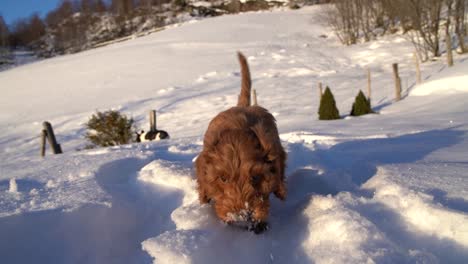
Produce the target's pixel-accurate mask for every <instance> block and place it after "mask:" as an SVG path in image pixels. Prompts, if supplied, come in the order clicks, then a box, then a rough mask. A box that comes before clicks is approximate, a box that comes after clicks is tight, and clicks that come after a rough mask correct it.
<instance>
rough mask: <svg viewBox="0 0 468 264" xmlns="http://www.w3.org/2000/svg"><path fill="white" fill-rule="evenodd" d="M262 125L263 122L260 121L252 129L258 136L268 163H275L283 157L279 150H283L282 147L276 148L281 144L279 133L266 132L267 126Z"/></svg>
mask: <svg viewBox="0 0 468 264" xmlns="http://www.w3.org/2000/svg"><path fill="white" fill-rule="evenodd" d="M262 123H263V121H260V122H259V123H257V124H256V125H254V126H253V127H252V128H251V129H252V131H253V132H254V133H255V135H256V136H257V138H258V141H259V142H260V145H261V147H262V149H263V151H264V153H265V159H266V160H267V161H274V160H276V159H277V158H279V157H280V155H281V153H278V151H277V150H279V149H282V147H281V146H276V145H277V144H280V143H279V142H280V139H279V137H278V132H277V131H276V129H275V130H274V131H269V130H266V129H265V125H263V124H262Z"/></svg>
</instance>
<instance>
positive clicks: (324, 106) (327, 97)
mask: <svg viewBox="0 0 468 264" xmlns="http://www.w3.org/2000/svg"><path fill="white" fill-rule="evenodd" d="M318 114H319V120H333V119H340V113H339V112H338V108H336V102H335V98H334V97H333V94H332V92H331V91H330V88H328V86H327V88H326V89H325V92H324V93H323V95H322V97H321V98H320V106H319V112H318Z"/></svg>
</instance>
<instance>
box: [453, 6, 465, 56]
mask: <svg viewBox="0 0 468 264" xmlns="http://www.w3.org/2000/svg"><path fill="white" fill-rule="evenodd" d="M467 5H468V1H467V0H455V9H454V20H455V21H454V23H455V25H454V26H455V33H456V35H457V38H458V45H459V47H460V52H461V53H465V52H468V50H467V47H466V45H465V37H466V34H467V29H466V23H465V18H466V10H467Z"/></svg>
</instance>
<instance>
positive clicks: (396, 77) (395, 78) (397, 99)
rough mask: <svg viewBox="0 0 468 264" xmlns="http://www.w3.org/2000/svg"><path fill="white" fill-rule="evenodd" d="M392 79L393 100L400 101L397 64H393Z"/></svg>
mask: <svg viewBox="0 0 468 264" xmlns="http://www.w3.org/2000/svg"><path fill="white" fill-rule="evenodd" d="M393 79H394V80H395V100H396V101H397V102H398V101H400V100H401V79H400V76H399V75H398V63H393Z"/></svg>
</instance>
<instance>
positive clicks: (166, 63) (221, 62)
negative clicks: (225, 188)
mask: <svg viewBox="0 0 468 264" xmlns="http://www.w3.org/2000/svg"><path fill="white" fill-rule="evenodd" d="M320 14H321V9H320V7H310V8H305V9H301V10H296V11H279V10H278V11H274V12H260V13H245V14H240V15H235V16H222V17H216V18H210V19H206V20H202V21H197V22H189V23H185V24H182V25H180V26H176V27H173V28H171V29H168V30H165V31H162V32H158V33H155V34H152V35H150V36H147V37H142V38H138V39H134V40H130V41H127V42H122V43H118V44H115V45H111V46H108V47H103V48H99V49H95V50H90V51H86V52H83V53H79V54H74V55H68V56H63V57H57V58H53V59H49V60H44V61H40V62H37V63H33V64H28V65H26V66H23V67H18V68H15V69H11V70H8V71H5V72H1V73H0V87H1V89H2V97H0V146H1V148H0V153H1V154H0V155H1V156H0V157H1V160H2V161H1V163H0V165H1V167H0V234H1V237H0V259H1V260H2V262H3V261H5V262H6V263H10V262H11V263H13V262H14V263H27V262H37V261H39V260H40V262H44V263H64V262H67V263H151V262H153V261H154V262H155V263H219V261H220V259H222V261H223V262H226V263H242V262H245V263H289V262H292V263H364V262H366V263H367V262H368V263H463V261H464V260H466V259H468V155H467V149H468V135H467V132H468V118H467V117H466V113H467V110H468V107H467V106H466V105H467V102H468V92H467V87H468V86H467V83H468V75H467V74H466V73H467V72H468V60H467V57H466V56H459V57H456V61H455V64H456V67H454V68H452V69H445V67H443V65H442V63H441V62H431V63H427V64H424V65H423V72H424V78H425V84H423V85H421V86H414V75H415V74H414V72H413V70H412V57H411V56H412V47H411V45H410V44H409V43H407V42H406V41H405V39H404V38H402V37H399V36H390V37H385V38H382V39H380V40H378V41H375V42H372V43H366V44H360V45H356V46H353V47H343V46H341V45H340V44H339V43H338V41H337V40H336V39H335V37H334V36H333V35H332V34H331V33H330V30H329V29H328V28H326V27H324V26H323V25H321V24H320V22H319V21H320ZM323 35H325V36H327V38H323V37H322V36H323ZM237 50H241V51H243V52H244V53H245V54H246V55H247V56H248V57H249V58H248V59H249V63H250V67H251V71H252V77H253V86H254V88H255V89H257V93H258V95H259V98H258V100H259V103H260V104H261V105H263V106H265V107H266V108H268V109H270V111H271V112H272V113H273V114H274V115H275V117H276V118H277V120H278V127H279V130H280V133H281V135H280V136H281V139H282V140H283V145H284V146H285V148H286V149H287V152H288V168H287V181H288V190H289V196H288V199H287V201H286V202H280V201H278V200H276V199H275V198H273V197H272V208H271V216H270V226H271V229H270V230H269V231H268V232H266V233H264V234H262V235H254V234H252V233H248V232H242V231H239V230H236V229H232V228H230V227H227V226H225V225H224V224H222V223H220V222H219V221H218V220H217V218H216V217H215V215H214V213H213V211H212V209H211V208H210V207H209V206H200V205H199V204H198V201H197V194H196V190H195V187H196V185H195V181H194V178H193V176H194V172H193V169H192V160H193V158H194V157H195V156H196V155H197V153H198V152H199V151H200V150H201V147H202V146H201V144H202V143H201V139H202V136H203V133H204V130H205V129H206V127H207V124H208V122H209V121H210V119H211V118H212V117H213V116H214V115H215V114H216V113H217V112H219V111H221V110H224V109H226V108H228V107H230V106H232V105H234V104H235V102H236V99H237V94H238V92H239V85H240V80H239V79H240V78H239V67H238V64H237V61H236V57H235V52H236V51H237ZM393 62H398V63H399V64H400V71H401V77H402V80H403V86H404V96H405V99H404V100H403V101H401V102H398V103H394V102H393V88H392V87H393V81H392V75H391V63H393ZM366 68H370V69H371V72H372V74H373V79H372V83H373V91H372V97H373V98H372V104H373V106H374V109H375V110H377V111H379V114H375V115H369V116H365V117H360V118H351V117H346V118H345V119H342V120H339V121H329V122H323V121H322V122H319V121H318V120H317V114H316V112H317V109H318V98H317V95H318V92H317V88H316V87H317V82H319V81H320V82H323V83H324V84H325V85H329V86H330V87H331V88H332V91H333V93H334V95H335V98H336V100H337V102H338V107H339V110H340V113H341V114H342V116H346V115H347V114H348V113H349V110H350V107H351V104H352V103H353V100H354V97H355V96H356V94H357V92H358V91H359V89H363V90H364V89H365V85H366V83H367V80H366ZM110 108H114V109H118V110H120V111H122V112H123V113H125V114H127V115H130V116H133V117H134V118H135V119H136V120H137V122H138V124H139V126H140V127H142V128H146V125H147V121H146V118H147V117H146V113H147V111H148V110H150V109H156V110H158V127H159V128H162V129H165V130H167V131H169V133H170V134H171V138H172V139H171V140H168V141H164V142H153V143H144V144H133V145H127V146H122V147H114V148H107V149H95V150H89V151H75V150H76V149H77V148H82V147H83V146H84V145H86V142H85V141H84V133H85V130H84V126H83V124H84V123H85V122H86V121H87V119H88V118H89V116H90V115H91V113H93V112H94V111H95V110H96V109H99V110H107V109H110ZM44 120H48V121H50V122H51V123H52V124H53V125H54V129H55V132H56V134H57V138H58V141H59V142H60V143H61V144H62V148H63V149H64V151H65V154H63V155H57V156H47V157H46V158H45V159H42V158H40V157H39V138H38V134H39V132H40V130H41V123H42V121H44ZM12 179H14V180H12ZM13 182H14V183H16V185H17V188H16V189H17V190H16V191H15V188H14V186H12V184H11V183H13ZM13 185H14V184H13ZM26 251H27V252H28V254H24V252H26Z"/></svg>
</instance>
